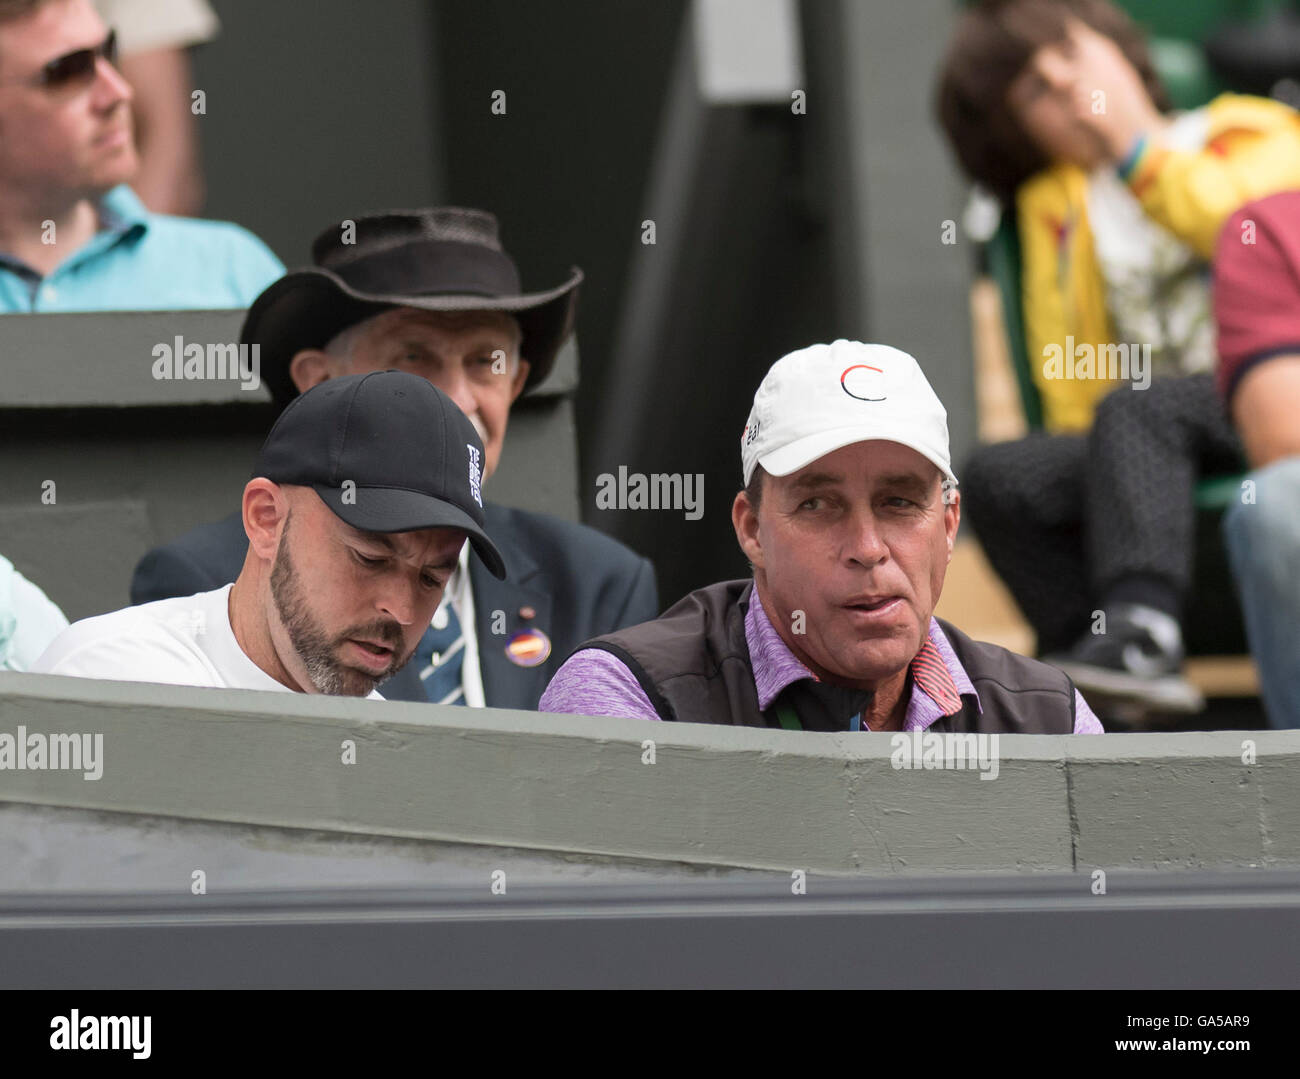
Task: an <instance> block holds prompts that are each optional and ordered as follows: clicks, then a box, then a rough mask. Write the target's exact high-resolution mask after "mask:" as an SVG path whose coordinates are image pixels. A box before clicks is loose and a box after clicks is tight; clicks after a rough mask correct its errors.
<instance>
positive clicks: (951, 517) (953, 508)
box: [943, 487, 961, 561]
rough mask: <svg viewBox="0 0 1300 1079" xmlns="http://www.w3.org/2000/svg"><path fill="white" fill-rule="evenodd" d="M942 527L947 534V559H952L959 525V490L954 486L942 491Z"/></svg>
mask: <svg viewBox="0 0 1300 1079" xmlns="http://www.w3.org/2000/svg"><path fill="white" fill-rule="evenodd" d="M944 502H945V505H944V507H943V529H944V531H945V532H946V533H947V534H948V560H949V561H951V560H952V548H953V544H955V543H956V542H957V529H958V528H959V527H960V525H961V492H960V491H958V490H957V488H955V487H951V488H949V489H948V490H946V491H944Z"/></svg>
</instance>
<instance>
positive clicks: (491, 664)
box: [131, 207, 658, 708]
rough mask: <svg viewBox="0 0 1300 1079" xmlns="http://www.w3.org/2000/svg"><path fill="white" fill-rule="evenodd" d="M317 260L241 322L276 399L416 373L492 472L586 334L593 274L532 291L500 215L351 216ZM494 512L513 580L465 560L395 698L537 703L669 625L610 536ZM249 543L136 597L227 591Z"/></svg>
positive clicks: (196, 562)
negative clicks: (520, 403)
mask: <svg viewBox="0 0 1300 1079" xmlns="http://www.w3.org/2000/svg"><path fill="white" fill-rule="evenodd" d="M312 256H313V260H314V262H315V266H313V267H312V268H310V269H306V270H300V271H297V272H295V273H291V274H288V275H287V276H285V277H284V278H282V279H280V280H279V281H277V282H276V283H275V284H273V285H271V286H270V287H269V288H268V289H267V290H266V291H265V292H263V293H262V295H261V296H259V297H258V299H257V300H256V302H254V304H253V306H252V307H251V308H250V309H249V313H248V317H247V319H246V321H245V323H244V329H243V334H242V340H243V341H244V342H245V343H247V344H250V345H253V344H256V345H258V346H259V347H260V350H261V365H262V376H263V378H264V379H265V380H266V383H267V385H268V387H269V388H270V390H271V393H272V396H273V397H274V398H275V400H276V402H277V403H279V404H280V405H284V404H286V403H287V402H289V401H292V400H293V399H294V397H295V396H296V395H297V394H298V393H299V392H301V391H304V390H306V389H308V388H310V387H312V386H315V385H317V384H319V383H321V382H322V381H325V380H327V379H331V378H337V377H339V376H341V375H345V374H350V373H357V372H363V371H375V370H383V369H385V368H398V369H401V370H404V371H409V372H411V373H413V374H417V375H421V376H423V377H424V378H426V379H428V380H429V381H431V382H433V383H434V385H436V386H438V387H439V388H440V389H442V390H444V391H445V392H446V393H447V395H448V396H449V397H450V398H451V399H452V400H453V401H455V403H456V404H457V405H458V406H460V408H461V410H462V411H463V412H464V413H465V414H466V415H467V416H468V417H469V419H470V421H471V422H472V423H473V424H474V427H475V429H476V430H477V431H478V433H479V435H480V437H481V438H482V441H483V446H484V457H483V476H484V479H486V478H487V477H489V476H491V475H492V473H493V471H494V470H495V469H496V467H497V463H498V461H499V460H500V456H501V449H502V445H503V443H504V440H505V432H506V427H507V424H508V420H509V414H510V406H511V405H512V403H513V402H514V401H515V400H516V399H517V398H518V397H519V396H520V395H521V394H523V393H525V392H527V391H528V390H529V389H530V388H531V387H533V386H535V385H537V384H538V383H540V382H541V381H542V380H543V379H545V377H546V376H547V374H549V373H550V371H551V368H552V367H553V366H554V362H555V357H556V354H557V353H558V351H559V349H560V346H561V345H562V344H563V343H564V341H565V340H566V339H567V338H568V336H569V335H570V333H571V332H572V330H573V321H574V309H575V304H576V299H577V289H578V285H579V284H580V283H581V281H582V273H581V271H579V270H577V269H576V268H575V269H573V270H572V271H571V274H570V276H569V279H568V280H567V281H566V282H564V283H563V284H561V285H559V286H557V287H555V288H552V289H549V290H546V291H543V292H524V290H523V288H522V286H521V284H520V279H519V274H518V271H517V269H516V267H515V264H514V262H513V261H512V260H511V258H510V257H509V255H508V254H506V252H505V251H504V250H503V249H502V246H501V243H500V240H499V239H498V235H497V222H496V218H495V217H493V216H492V215H491V214H489V213H485V212H483V211H481V210H467V209H457V208H453V207H443V208H439V209H432V210H423V211H418V212H413V213H388V214H380V215H376V216H373V217H363V218H357V219H355V220H347V221H343V222H341V223H340V224H339V225H337V226H335V227H333V228H330V229H327V230H326V231H325V232H324V233H322V234H321V235H320V236H319V237H318V238H317V240H316V242H315V243H314V244H313V247H312ZM394 452H402V450H401V447H400V444H399V443H397V442H396V441H395V442H394ZM485 515H486V521H487V525H488V528H489V530H490V531H491V533H492V536H493V538H494V539H495V540H496V542H497V543H498V544H500V546H501V549H502V553H503V555H504V558H505V562H506V566H507V569H508V574H509V575H508V577H507V579H506V580H505V581H496V580H494V579H493V578H492V577H490V576H489V575H488V574H486V573H485V572H483V570H482V567H481V566H478V565H475V564H473V563H467V562H465V560H464V559H463V558H462V565H461V566H460V567H459V569H458V570H457V572H456V573H454V574H453V576H452V579H451V580H450V582H449V583H448V588H447V594H446V598H445V599H444V602H443V604H442V606H441V607H440V608H439V609H438V611H437V612H435V615H434V617H433V619H432V622H431V624H430V625H429V628H428V632H427V634H426V636H425V639H424V640H423V641H422V642H421V645H420V649H419V652H418V657H417V661H416V662H413V663H412V664H411V665H410V666H409V667H408V668H407V669H406V670H404V671H403V672H402V673H401V674H400V675H398V676H397V677H396V678H395V679H394V680H393V682H392V683H390V684H389V685H388V686H386V687H385V691H384V692H385V696H387V697H389V698H390V699H401V700H431V701H435V702H442V703H448V704H470V705H483V704H487V705H490V706H493V707H502V708H535V707H536V706H537V701H538V699H539V698H540V696H541V693H542V690H543V689H544V688H545V686H546V683H547V681H548V679H549V678H550V677H551V675H552V674H554V672H555V670H556V669H557V668H558V666H559V663H560V662H561V661H562V660H563V659H564V657H565V656H566V655H567V654H568V653H569V651H570V650H571V649H572V648H574V647H576V646H577V645H578V644H579V643H580V642H582V641H584V640H586V639H588V638H590V637H592V636H596V635H599V634H601V633H609V632H613V631H614V630H616V629H620V628H622V627H624V626H628V625H633V624H636V623H638V622H642V621H645V620H647V619H650V618H653V617H654V616H655V615H656V614H657V613H658V598H657V593H656V588H655V581H654V570H653V568H652V567H651V565H650V563H649V562H648V561H647V560H645V559H644V558H640V557H638V556H637V555H635V554H633V552H631V551H630V550H628V549H627V548H626V547H624V546H622V545H621V544H619V543H617V542H616V541H614V540H612V539H610V538H609V537H607V536H604V535H602V534H601V533H599V532H596V531H595V530H593V529H590V528H586V527H584V526H582V525H578V524H575V523H572V522H569V521H563V520H560V519H558V518H555V517H550V516H547V515H545V514H539V513H529V512H526V511H523V510H518V509H508V508H506V507H503V506H498V505H494V504H493V503H491V502H488V503H486V504H485ZM246 546H247V539H246V538H245V536H244V530H243V527H242V524H241V523H240V521H239V519H238V518H237V517H230V518H227V519H226V520H224V521H220V522H216V523H214V524H211V525H204V526H201V527H200V528H197V529H195V530H193V531H192V532H189V533H187V534H186V535H184V536H182V537H180V538H179V539H177V540H175V541H174V542H172V543H170V544H167V545H165V546H163V547H159V548H155V549H154V550H153V551H150V552H149V553H148V554H147V555H146V556H145V557H144V559H143V560H142V561H141V563H140V565H139V566H138V567H137V568H136V572H135V579H134V581H133V582H132V587H131V598H132V601H133V602H135V603H144V602H148V601H150V600H155V599H159V598H162V597H165V596H181V595H186V594H188V593H190V592H196V591H201V590H206V589H212V588H215V587H217V586H218V585H220V584H224V583H225V582H226V581H229V580H232V579H233V578H234V575H235V574H237V573H238V572H239V566H240V565H241V563H242V560H243V552H244V548H245V547H246Z"/></svg>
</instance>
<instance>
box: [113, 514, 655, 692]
mask: <svg viewBox="0 0 1300 1079" xmlns="http://www.w3.org/2000/svg"><path fill="white" fill-rule="evenodd" d="M483 512H484V515H485V517H486V521H487V533H488V535H489V536H491V537H492V540H493V542H494V543H495V544H496V545H497V548H498V549H499V550H500V551H501V556H502V557H503V558H504V559H505V563H506V570H507V575H506V579H505V580H504V581H498V580H497V579H496V578H495V577H493V576H492V574H490V573H489V572H488V571H487V570H486V569H485V568H484V567H483V564H482V563H481V562H480V561H479V560H478V559H477V558H476V557H473V556H471V557H470V560H469V567H470V570H469V576H470V582H471V584H472V587H473V590H474V620H475V627H476V630H477V633H476V636H477V637H478V653H479V668H480V670H481V671H482V674H483V694H484V698H485V700H486V702H487V704H488V706H489V707H493V708H523V709H535V708H536V707H537V702H538V700H540V699H541V696H542V691H543V690H544V689H545V688H546V683H547V682H549V681H550V680H551V676H552V675H553V674H555V672H556V671H557V670H558V669H559V667H560V664H561V663H563V662H564V660H565V659H566V658H567V657H568V655H569V653H570V652H572V651H573V650H574V649H575V648H577V647H578V645H580V644H582V643H583V642H584V641H588V640H590V639H591V638H592V637H599V636H601V635H602V634H605V633H613V632H614V631H615V630H617V629H623V628H624V627H626V626H633V625H636V624H638V623H640V622H648V621H650V620H651V619H653V618H656V617H657V616H658V614H659V597H658V590H657V587H656V584H655V572H654V567H653V566H652V565H651V564H650V562H649V560H647V559H645V558H642V557H641V556H640V555H638V554H635V553H634V552H633V551H631V550H629V549H628V548H627V547H625V546H623V544H621V543H619V542H618V541H617V540H613V539H610V538H609V537H608V536H606V535H604V534H602V533H600V532H597V531H596V530H595V529H594V528H588V527H586V526H585V525H580V524H575V523H574V522H572V521H563V520H560V518H558V517H551V516H549V515H547V514H544V513H531V512H529V511H527V510H519V509H510V508H508V507H506V506H498V505H496V504H494V503H491V502H489V503H487V504H486V505H485V506H484V507H483ZM247 551H248V537H247V536H245V534H244V525H243V521H242V519H241V517H240V515H239V514H238V513H232V514H231V515H230V516H229V517H225V518H223V519H222V520H220V521H214V522H212V523H211V524H206V525H200V526H199V527H198V528H195V529H192V530H191V531H189V532H186V533H185V535H183V536H180V537H179V538H177V539H175V540H173V541H172V542H171V543H166V544H163V545H162V546H159V547H155V548H154V549H153V550H151V551H150V552H149V553H148V554H146V555H145V556H144V557H143V558H142V559H141V560H140V564H139V565H138V566H136V567H135V575H134V576H133V577H132V579H131V602H132V603H137V604H138V603H149V602H151V601H152V600H156V599H169V598H171V597H173V596H191V595H193V594H194V593H195V592H210V591H211V590H212V589H214V588H220V587H221V586H222V585H226V584H229V583H230V582H231V581H233V580H234V579H235V578H236V577H238V576H239V572H240V570H241V569H243V566H244V556H245V554H246V553H247ZM528 608H532V617H531V618H524V616H523V613H521V612H524V613H526V612H527V611H528ZM498 611H499V612H502V614H503V615H504V617H501V616H496V617H494V615H495V614H496V612H498ZM494 628H499V629H501V630H502V632H499V633H494V632H493V629H494ZM522 629H536V630H541V631H542V632H543V633H545V634H546V635H547V637H549V638H550V641H551V653H550V655H549V656H548V657H547V659H546V661H545V662H544V663H542V664H540V665H538V666H536V667H520V666H518V665H516V664H515V663H514V662H512V661H511V660H510V658H509V657H508V656H507V654H506V644H507V642H508V641H509V640H510V638H511V636H513V635H514V634H515V633H516V632H518V631H519V630H522ZM379 692H380V693H382V694H383V695H384V696H385V697H386V698H388V699H389V700H397V701H427V700H428V698H427V697H426V696H425V694H424V687H423V686H422V685H421V683H420V679H419V673H418V672H417V671H416V669H415V664H414V663H408V664H407V665H406V666H405V667H403V668H402V670H400V671H399V672H398V673H397V674H395V675H394V676H393V677H392V678H390V679H389V680H388V681H387V682H385V683H384V684H383V685H382V686H380V688H379Z"/></svg>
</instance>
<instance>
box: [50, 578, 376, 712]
mask: <svg viewBox="0 0 1300 1079" xmlns="http://www.w3.org/2000/svg"><path fill="white" fill-rule="evenodd" d="M232 587H233V585H225V586H224V587H222V588H218V589H217V590H216V591H214V592H199V593H197V594H196V595H193V596H181V597H178V598H176V599H160V600H156V601H155V602H153V603H144V604H141V605H140V606H139V607H124V608H123V609H122V610H120V611H113V612H111V613H110V614H101V615H98V616H97V617H95V618H85V619H83V620H82V621H80V622H75V623H73V624H72V625H71V626H69V627H68V628H67V629H65V630H64V631H63V632H62V633H60V634H59V635H58V636H57V637H56V638H54V641H53V642H52V643H51V644H50V647H49V648H47V649H46V650H45V652H44V653H43V654H42V655H41V657H40V659H38V660H37V661H36V662H35V663H34V664H33V665H32V668H31V670H32V673H33V674H65V675H71V676H73V677H75V678H109V679H113V680H115V681H119V682H161V683H164V684H165V685H173V686H207V687H210V688H214V689H268V690H274V691H277V692H280V693H292V692H293V690H291V689H290V688H289V687H288V686H286V685H283V684H282V683H280V682H277V681H276V680H275V679H274V678H272V677H271V676H270V675H269V674H267V673H266V672H265V671H264V670H262V668H261V667H259V666H258V665H257V664H256V663H254V662H253V661H252V660H251V659H249V658H248V656H247V654H246V653H245V652H244V650H243V649H242V648H240V647H239V642H238V641H236V640H235V632H234V630H232V629H231V628H230V610H229V598H230V589H231V588H232ZM370 699H371V700H376V701H382V700H383V699H384V698H383V697H382V696H380V694H379V691H378V690H374V691H372V692H371V693H370Z"/></svg>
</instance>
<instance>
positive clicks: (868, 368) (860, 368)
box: [840, 363, 885, 401]
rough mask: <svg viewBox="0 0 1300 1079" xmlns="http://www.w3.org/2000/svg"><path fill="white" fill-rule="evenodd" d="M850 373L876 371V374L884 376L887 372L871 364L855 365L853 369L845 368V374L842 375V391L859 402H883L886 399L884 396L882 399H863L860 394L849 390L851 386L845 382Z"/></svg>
mask: <svg viewBox="0 0 1300 1079" xmlns="http://www.w3.org/2000/svg"><path fill="white" fill-rule="evenodd" d="M850 371H875V372H876V374H878V375H883V374H884V373H885V372H884V371H883V370H881V368H879V367H872V366H871V364H869V363H855V364H854V365H853V366H852V367H846V368H844V373H843V374H842V375H840V389H842V390H843V391H844V392H845V393H847V394H848V395H849V396H850V397H852V398H854V399H855V400H858V401H883V400H884V399H885V398H884V395H883V394H882V395H881V396H880V397H863V396H862V394H860V393H854V392H853V391H852V390H851V389H849V384H848V383H847V382H846V381H845V379H847V378H848V377H849V372H850Z"/></svg>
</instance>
